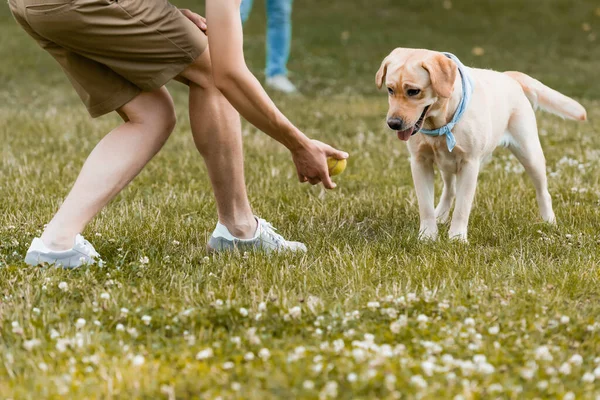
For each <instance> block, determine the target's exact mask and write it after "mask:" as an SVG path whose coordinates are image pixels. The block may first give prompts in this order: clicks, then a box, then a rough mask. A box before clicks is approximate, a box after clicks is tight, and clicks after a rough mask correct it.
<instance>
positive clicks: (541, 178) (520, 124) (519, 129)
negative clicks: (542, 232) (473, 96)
mask: <svg viewBox="0 0 600 400" xmlns="http://www.w3.org/2000/svg"><path fill="white" fill-rule="evenodd" d="M508 131H509V133H510V136H511V138H512V140H511V141H510V143H509V145H508V148H509V149H510V151H512V153H513V154H514V155H515V156H516V157H517V159H518V160H519V161H520V162H521V164H523V167H525V171H526V172H527V174H528V175H529V177H530V178H531V180H532V181H533V185H534V186H535V191H536V197H537V202H538V205H539V207H540V213H541V215H542V218H543V220H544V221H546V222H549V223H554V222H555V220H556V218H555V216H554V211H553V210H552V198H551V197H550V193H549V192H548V179H547V177H546V158H545V157H544V152H543V151H542V145H541V143H540V138H539V136H538V129H537V121H536V119H535V113H534V112H533V110H532V109H531V107H521V108H519V109H518V110H517V111H515V113H514V114H513V115H512V117H511V119H510V122H509V125H508Z"/></svg>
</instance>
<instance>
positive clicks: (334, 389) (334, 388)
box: [322, 381, 338, 398]
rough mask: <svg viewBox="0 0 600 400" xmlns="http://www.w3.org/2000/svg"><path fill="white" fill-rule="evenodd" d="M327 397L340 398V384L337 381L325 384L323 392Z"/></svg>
mask: <svg viewBox="0 0 600 400" xmlns="http://www.w3.org/2000/svg"><path fill="white" fill-rule="evenodd" d="M322 394H323V396H325V397H332V398H336V397H338V383H337V382H335V381H329V382H327V383H326V384H325V387H324V388H323V392H322Z"/></svg>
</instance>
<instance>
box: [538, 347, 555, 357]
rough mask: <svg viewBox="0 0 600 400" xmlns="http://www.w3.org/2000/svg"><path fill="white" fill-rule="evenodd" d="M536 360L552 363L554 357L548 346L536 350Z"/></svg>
mask: <svg viewBox="0 0 600 400" xmlns="http://www.w3.org/2000/svg"><path fill="white" fill-rule="evenodd" d="M535 359H536V360H543V361H552V360H553V359H554V357H552V354H551V353H550V349H549V348H548V346H540V347H538V348H537V349H535Z"/></svg>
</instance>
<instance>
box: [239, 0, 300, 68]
mask: <svg viewBox="0 0 600 400" xmlns="http://www.w3.org/2000/svg"><path fill="white" fill-rule="evenodd" d="M253 1H254V0H242V5H241V7H240V13H241V15H242V22H246V20H247V19H248V16H249V15H250V11H252V3H253ZM266 3H267V4H266V6H267V69H266V71H265V74H266V75H267V78H270V77H273V76H276V75H287V72H288V71H287V62H288V59H289V58H290V46H291V42H292V0H266Z"/></svg>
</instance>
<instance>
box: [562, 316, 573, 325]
mask: <svg viewBox="0 0 600 400" xmlns="http://www.w3.org/2000/svg"><path fill="white" fill-rule="evenodd" d="M569 321H571V318H569V317H568V316H566V315H563V316H562V317H560V323H561V324H568V323H569Z"/></svg>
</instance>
